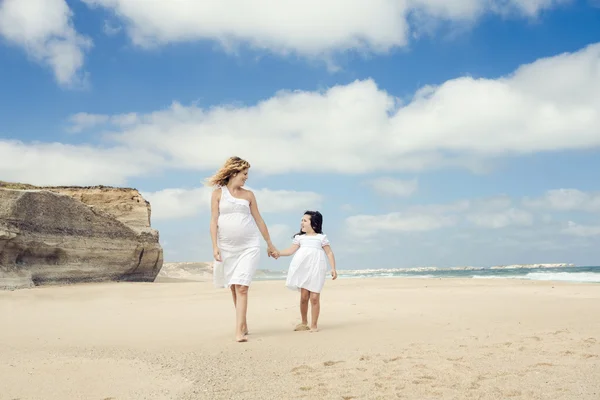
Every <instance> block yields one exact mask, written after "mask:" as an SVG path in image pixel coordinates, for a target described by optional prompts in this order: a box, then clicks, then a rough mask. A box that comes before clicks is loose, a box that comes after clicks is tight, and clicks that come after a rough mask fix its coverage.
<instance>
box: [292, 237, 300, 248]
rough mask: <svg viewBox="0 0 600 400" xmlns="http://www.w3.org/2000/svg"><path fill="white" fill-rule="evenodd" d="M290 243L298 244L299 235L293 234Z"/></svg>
mask: <svg viewBox="0 0 600 400" xmlns="http://www.w3.org/2000/svg"><path fill="white" fill-rule="evenodd" d="M292 244H295V245H297V246H300V235H296V236H294V239H293V240H292Z"/></svg>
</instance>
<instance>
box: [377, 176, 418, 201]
mask: <svg viewBox="0 0 600 400" xmlns="http://www.w3.org/2000/svg"><path fill="white" fill-rule="evenodd" d="M367 184H368V185H369V186H371V187H372V188H373V189H374V190H375V191H376V192H377V193H380V194H383V195H391V196H397V197H409V196H412V195H413V194H415V193H416V192H417V189H418V187H419V182H418V181H417V179H411V180H400V179H394V178H390V177H381V178H375V179H373V180H371V181H369V182H367Z"/></svg>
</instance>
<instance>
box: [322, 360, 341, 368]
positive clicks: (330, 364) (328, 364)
mask: <svg viewBox="0 0 600 400" xmlns="http://www.w3.org/2000/svg"><path fill="white" fill-rule="evenodd" d="M340 363H343V361H325V362H324V363H323V365H324V366H326V367H331V366H332V365H335V364H340Z"/></svg>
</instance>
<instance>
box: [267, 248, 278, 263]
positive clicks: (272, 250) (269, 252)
mask: <svg viewBox="0 0 600 400" xmlns="http://www.w3.org/2000/svg"><path fill="white" fill-rule="evenodd" d="M267 255H268V256H269V257H273V258H274V259H276V260H277V259H278V258H279V257H280V254H279V251H278V250H277V249H276V248H275V246H273V245H272V244H270V245H269V246H268V247H267Z"/></svg>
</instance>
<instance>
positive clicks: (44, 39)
mask: <svg viewBox="0 0 600 400" xmlns="http://www.w3.org/2000/svg"><path fill="white" fill-rule="evenodd" d="M72 17H73V12H72V11H71V9H70V8H69V6H68V4H67V3H66V1H65V0H26V1H25V0H4V1H2V2H0V36H2V37H4V39H5V40H6V41H7V42H8V43H11V44H13V45H17V46H19V47H22V48H23V49H24V50H25V51H26V52H27V54H28V55H29V56H30V57H32V58H33V59H34V60H36V61H37V62H40V63H43V64H47V65H49V66H50V67H51V68H52V70H53V71H54V75H55V78H56V80H57V82H58V83H59V84H61V85H64V86H78V85H81V84H84V83H85V81H84V78H85V76H84V74H82V72H81V68H82V67H83V64H84V53H85V52H86V51H87V50H88V49H89V48H91V46H92V41H91V39H89V38H88V37H85V36H83V35H80V34H78V33H77V32H76V31H75V29H74V28H73V24H72V21H71V19H72Z"/></svg>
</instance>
